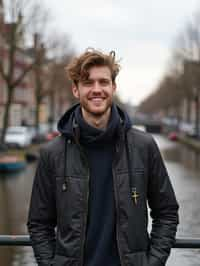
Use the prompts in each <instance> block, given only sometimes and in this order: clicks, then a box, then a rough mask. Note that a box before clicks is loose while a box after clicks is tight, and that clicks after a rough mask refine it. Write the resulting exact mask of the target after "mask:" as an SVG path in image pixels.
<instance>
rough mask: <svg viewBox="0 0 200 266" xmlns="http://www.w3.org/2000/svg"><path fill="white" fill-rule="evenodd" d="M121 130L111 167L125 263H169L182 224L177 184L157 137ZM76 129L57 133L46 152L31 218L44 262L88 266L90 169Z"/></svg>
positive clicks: (126, 265) (40, 262)
mask: <svg viewBox="0 0 200 266" xmlns="http://www.w3.org/2000/svg"><path fill="white" fill-rule="evenodd" d="M119 133H120V134H119V138H118V141H117V143H116V147H115V148H116V153H115V159H114V161H113V167H112V169H113V183H114V193H115V202H116V213H117V221H116V225H117V230H116V234H117V243H118V250H119V255H120V260H121V265H122V266H162V265H165V262H166V260H167V258H168V256H169V253H170V249H171V247H172V246H173V244H174V239H175V234H176V229H177V224H178V214H177V211H178V204H177V201H176V198H175V195H174V191H173V188H172V186H171V183H170V180H169V177H168V174H167V171H166V168H165V166H164V164H163V160H162V158H161V155H160V152H159V150H158V147H157V145H156V143H155V141H154V140H153V138H152V137H151V136H150V135H149V134H147V133H144V132H141V131H138V130H136V129H133V128H131V129H129V130H128V131H127V132H125V131H124V129H123V126H122V127H121V129H120V132H119ZM74 134H75V136H74V138H73V139H69V138H67V137H66V136H59V137H57V138H56V139H55V140H53V141H52V142H50V143H49V144H48V145H47V146H46V147H45V148H43V150H42V151H41V157H40V160H39V164H38V168H37V171H36V175H35V180H34V184H33V191H32V197H31V204H30V211H29V218H28V230H29V233H30V237H31V240H32V245H33V249H34V253H35V257H36V259H37V262H38V265H40V266H46V265H54V266H82V265H83V255H84V252H83V251H84V241H85V234H86V224H87V212H88V197H89V178H90V173H89V168H88V164H87V158H86V156H85V154H84V151H83V150H82V147H81V146H80V145H79V143H78V136H77V133H76V130H75V133H74ZM134 193H135V194H137V197H135V198H134V197H133V198H132V197H131V195H133V194H134ZM147 203H148V205H149V207H150V210H151V212H150V214H151V217H152V220H153V224H152V230H151V234H150V235H149V234H148V232H147V226H148V212H147ZM55 228H56V230H55ZM105 266H109V265H105Z"/></svg>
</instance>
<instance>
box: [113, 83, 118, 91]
mask: <svg viewBox="0 0 200 266" xmlns="http://www.w3.org/2000/svg"><path fill="white" fill-rule="evenodd" d="M112 88H113V93H114V92H115V91H116V89H117V85H116V83H113V84H112Z"/></svg>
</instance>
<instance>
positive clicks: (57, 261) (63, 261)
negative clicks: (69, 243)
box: [51, 254, 78, 266]
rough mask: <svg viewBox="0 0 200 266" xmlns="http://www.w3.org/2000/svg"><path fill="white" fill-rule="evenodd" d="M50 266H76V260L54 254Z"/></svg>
mask: <svg viewBox="0 0 200 266" xmlns="http://www.w3.org/2000/svg"><path fill="white" fill-rule="evenodd" d="M51 265H52V266H78V260H77V259H76V258H71V257H66V256H62V255H58V254H56V255H55V257H54V259H53V262H52V264H51Z"/></svg>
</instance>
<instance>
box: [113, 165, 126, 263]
mask: <svg viewBox="0 0 200 266" xmlns="http://www.w3.org/2000/svg"><path fill="white" fill-rule="evenodd" d="M112 173H113V187H114V194H115V203H116V216H117V217H116V218H117V219H116V220H117V222H116V239H117V247H118V251H119V258H120V262H121V265H122V266H125V265H124V262H123V259H122V252H121V248H120V244H119V222H120V221H119V202H118V198H117V189H116V185H115V181H114V180H115V179H116V176H115V173H114V169H112Z"/></svg>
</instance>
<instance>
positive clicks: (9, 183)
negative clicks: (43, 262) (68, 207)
mask: <svg viewBox="0 0 200 266" xmlns="http://www.w3.org/2000/svg"><path fill="white" fill-rule="evenodd" d="M155 139H156V141H157V143H158V145H159V147H160V149H161V151H162V155H163V157H164V160H165V163H166V167H167V169H168V172H169V175H170V177H171V181H172V183H173V186H174V189H175V191H176V195H177V199H178V201H179V204H180V225H179V228H178V233H177V237H198V238H200V155H198V154H196V153H195V152H193V151H191V150H189V149H187V148H186V147H184V146H182V145H181V144H179V143H175V142H170V141H168V140H167V139H165V138H164V137H162V136H159V135H156V136H155ZM35 167H36V164H35V163H32V164H29V165H28V166H27V168H26V169H25V170H24V171H23V172H21V173H18V174H14V175H9V176H8V175H7V176H6V175H2V174H0V234H27V229H26V220H27V213H28V206H29V200H30V193H31V187H32V182H33V175H34V171H35ZM0 265H1V266H22V265H24V266H34V265H36V264H35V263H34V258H33V254H32V250H31V248H30V247H0ZM167 265H168V266H171V265H173V266H196V265H200V250H184V249H182V250H181V249H179V250H178V249H174V250H173V251H172V253H171V256H170V258H169V260H168V263H167Z"/></svg>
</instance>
